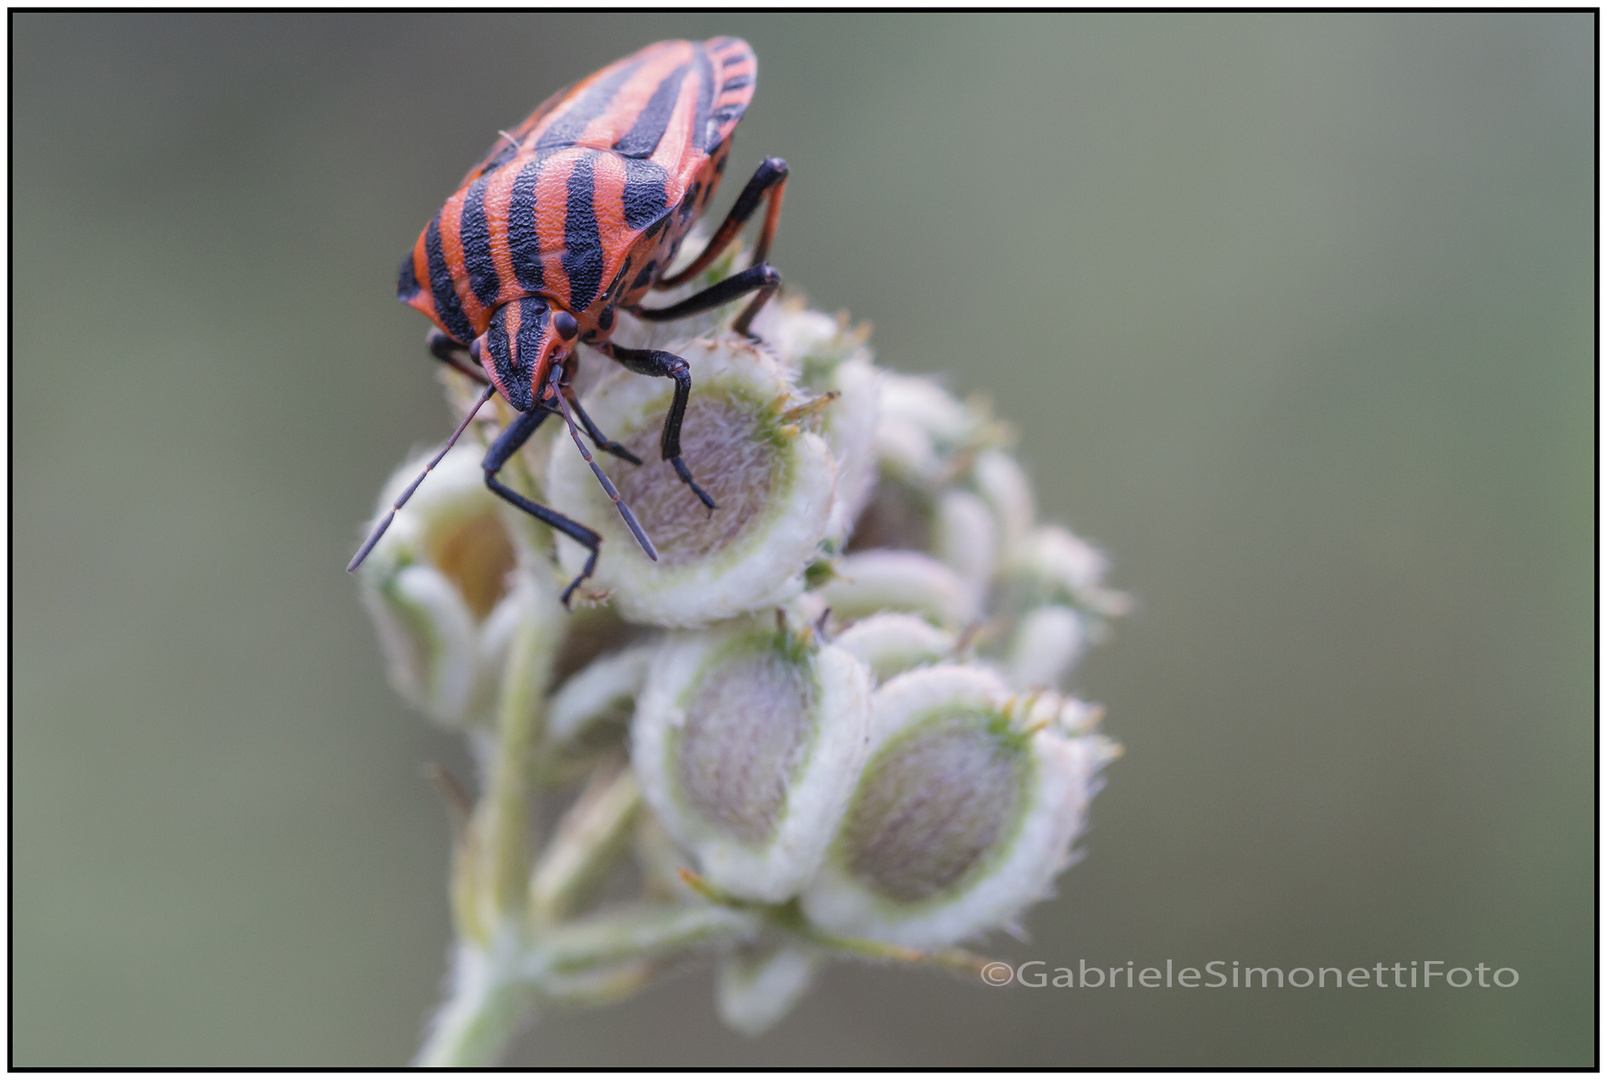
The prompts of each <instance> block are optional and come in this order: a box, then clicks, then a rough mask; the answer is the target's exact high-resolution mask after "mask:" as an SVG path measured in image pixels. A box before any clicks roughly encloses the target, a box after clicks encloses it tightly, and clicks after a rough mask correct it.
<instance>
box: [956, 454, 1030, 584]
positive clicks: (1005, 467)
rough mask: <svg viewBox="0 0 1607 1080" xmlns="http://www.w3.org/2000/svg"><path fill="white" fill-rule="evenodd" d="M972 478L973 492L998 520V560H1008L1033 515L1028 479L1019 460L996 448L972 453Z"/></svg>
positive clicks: (1014, 551)
mask: <svg viewBox="0 0 1607 1080" xmlns="http://www.w3.org/2000/svg"><path fill="white" fill-rule="evenodd" d="M972 478H973V482H974V483H975V485H976V491H977V494H978V495H980V496H982V499H983V500H984V501H985V502H986V503H987V504H988V507H989V508H990V509H991V510H992V511H993V515H994V518H995V519H996V520H997V521H998V523H999V538H1000V541H1001V543H1000V548H1001V550H1000V552H999V555H1000V557H1001V558H1002V559H1006V560H1008V559H1011V558H1013V557H1014V556H1015V553H1016V549H1017V548H1018V547H1019V546H1020V545H1021V543H1022V542H1023V541H1025V540H1026V538H1027V534H1028V533H1029V532H1030V531H1031V529H1032V523H1033V521H1034V520H1035V518H1036V517H1037V513H1038V509H1037V500H1035V499H1034V498H1033V495H1032V482H1031V481H1030V480H1028V479H1027V474H1026V471H1025V470H1024V469H1022V468H1021V464H1020V462H1018V461H1016V459H1015V458H1013V457H1011V456H1010V455H1009V454H1008V453H1006V452H1005V451H1003V450H1000V449H998V448H997V447H992V448H989V449H987V450H984V451H982V452H981V453H980V454H978V455H977V456H976V466H975V467H974V468H973V469H972Z"/></svg>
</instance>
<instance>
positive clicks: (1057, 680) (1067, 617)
mask: <svg viewBox="0 0 1607 1080" xmlns="http://www.w3.org/2000/svg"><path fill="white" fill-rule="evenodd" d="M1088 644H1089V630H1088V626H1087V622H1086V620H1085V619H1084V618H1083V617H1082V616H1081V615H1079V614H1078V613H1077V611H1076V609H1075V608H1069V607H1066V606H1065V605H1064V604H1050V605H1048V606H1047V607H1041V608H1034V609H1033V610H1031V611H1029V612H1027V614H1026V615H1025V616H1023V617H1022V619H1021V621H1020V623H1019V624H1018V625H1017V626H1016V630H1015V633H1014V635H1013V636H1012V638H1011V642H1010V650H1009V657H1008V660H1007V662H1008V665H1009V671H1010V685H1011V686H1013V687H1015V688H1016V689H1017V690H1032V689H1051V690H1053V689H1057V688H1058V687H1059V686H1060V685H1061V681H1062V680H1063V679H1064V678H1065V677H1066V675H1067V674H1069V673H1070V672H1071V670H1072V668H1074V667H1076V665H1077V661H1078V660H1081V659H1082V654H1083V652H1084V651H1085V650H1086V649H1087V648H1088Z"/></svg>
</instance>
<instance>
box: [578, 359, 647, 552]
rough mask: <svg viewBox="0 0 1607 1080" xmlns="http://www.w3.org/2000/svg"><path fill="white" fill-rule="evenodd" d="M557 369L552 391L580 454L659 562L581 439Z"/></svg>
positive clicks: (621, 513) (629, 512) (623, 516)
mask: <svg viewBox="0 0 1607 1080" xmlns="http://www.w3.org/2000/svg"><path fill="white" fill-rule="evenodd" d="M557 371H558V369H556V368H555V369H554V378H553V381H552V392H553V397H555V398H557V399H558V408H559V410H560V411H561V412H562V413H563V416H564V423H566V424H568V425H569V437H570V438H571V439H574V440H575V448H576V449H577V450H579V451H580V456H581V457H583V458H585V459H586V464H587V465H590V466H591V471H592V473H593V474H594V475H595V476H596V477H597V482H598V483H600V484H602V485H603V490H604V491H606V492H607V493H608V497H609V498H610V499H613V500H614V506H615V507H617V508H618V509H619V516H620V517H622V518H624V519H625V524H626V525H628V526H630V530H631V535H633V536H635V537H636V542H637V543H638V544H640V545H642V550H643V551H645V552H646V553H647V557H648V558H649V559H652V560H653V561H654V562H658V551H657V549H655V548H654V547H653V541H651V540H649V539H648V538H647V533H645V532H643V531H642V526H641V525H640V524H639V523H638V522H637V520H636V515H635V514H633V513H631V508H630V504H628V503H627V502H626V501H625V500H624V499H622V498H620V497H619V489H618V488H616V487H614V482H613V481H612V480H610V479H609V478H608V476H607V474H606V473H604V472H603V470H602V469H601V468H599V467H598V465H597V462H596V461H595V460H593V459H592V456H591V451H589V450H587V449H586V444H585V443H583V442H581V441H580V432H579V431H578V430H576V428H575V418H574V417H573V416H571V415H570V412H569V400H568V399H567V398H565V397H564V392H563V390H562V389H560V388H559V386H558V379H557V376H556V373H557Z"/></svg>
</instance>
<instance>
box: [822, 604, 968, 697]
mask: <svg viewBox="0 0 1607 1080" xmlns="http://www.w3.org/2000/svg"><path fill="white" fill-rule="evenodd" d="M832 644H834V645H836V646H837V647H838V648H842V649H847V650H848V651H849V652H851V653H853V654H854V655H855V656H857V657H859V659H860V660H862V661H864V663H865V666H866V667H868V668H870V671H871V674H872V675H873V676H875V677H876V680H877V681H878V682H885V681H886V680H888V679H891V678H892V677H893V676H894V675H897V674H899V673H900V672H903V671H908V670H909V669H910V668H914V667H922V666H924V665H927V664H935V663H938V662H939V661H941V660H947V659H949V658H950V657H951V656H953V655H954V645H955V639H954V635H953V634H951V633H949V632H948V631H947V630H939V629H938V628H937V627H935V626H933V625H932V624H931V623H929V622H927V621H926V620H924V619H920V618H917V617H916V616H914V615H900V614H897V613H895V612H884V613H883V614H880V615H872V616H871V617H870V618H868V619H861V620H860V621H859V622H856V623H855V624H854V625H853V626H850V627H849V628H848V629H847V630H844V631H843V632H842V633H841V634H838V635H837V637H836V639H835V640H834V641H833V642H832Z"/></svg>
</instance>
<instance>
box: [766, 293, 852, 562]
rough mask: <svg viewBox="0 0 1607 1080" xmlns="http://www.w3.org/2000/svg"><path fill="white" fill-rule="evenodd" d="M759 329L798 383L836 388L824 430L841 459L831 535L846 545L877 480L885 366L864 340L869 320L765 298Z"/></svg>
mask: <svg viewBox="0 0 1607 1080" xmlns="http://www.w3.org/2000/svg"><path fill="white" fill-rule="evenodd" d="M753 329H754V332H755V333H756V334H758V335H759V337H760V338H761V339H762V340H763V341H764V344H765V346H766V347H767V348H769V349H770V350H771V351H772V352H774V353H775V355H776V357H777V358H778V359H779V360H780V361H781V363H782V365H783V366H784V367H786V368H787V369H788V370H789V371H792V372H796V373H797V380H798V384H799V385H800V386H803V387H805V388H806V389H808V390H809V392H810V393H812V394H829V393H835V394H836V395H837V400H836V401H835V402H834V403H833V405H832V406H831V408H830V409H829V410H827V412H826V413H825V417H824V424H823V426H822V428H821V434H822V435H824V436H825V438H826V442H827V444H828V445H830V447H831V453H832V457H833V459H835V460H836V462H837V501H836V503H835V505H833V507H832V523H831V527H830V529H829V530H828V535H829V536H830V537H831V539H832V541H833V543H834V544H835V546H836V547H837V548H839V549H840V548H841V546H842V544H843V542H844V541H845V540H846V539H847V537H848V533H849V532H850V531H851V529H852V528H853V524H854V519H855V518H857V517H858V516H859V513H860V511H861V510H862V509H864V506H865V503H866V501H867V500H868V499H869V498H870V492H871V488H872V486H873V485H874V484H875V482H876V424H877V416H878V413H879V412H880V406H881V379H882V373H881V372H880V371H877V370H876V368H875V367H874V366H873V365H872V363H871V352H870V349H869V348H868V347H867V346H866V344H865V341H866V339H867V337H869V333H870V331H869V328H868V326H860V327H857V328H853V327H850V326H849V324H848V318H847V316H846V315H845V314H841V313H840V314H838V315H837V317H836V318H833V317H832V316H830V315H826V314H825V313H823V312H819V311H811V310H809V309H807V308H805V307H804V305H803V302H802V301H799V300H794V301H788V302H785V303H780V304H776V303H772V304H770V305H768V306H766V307H765V308H764V309H763V310H761V311H760V312H759V316H758V318H756V319H755V320H754V324H753Z"/></svg>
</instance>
